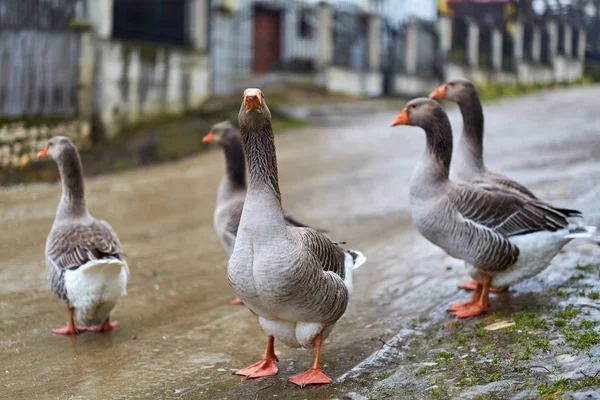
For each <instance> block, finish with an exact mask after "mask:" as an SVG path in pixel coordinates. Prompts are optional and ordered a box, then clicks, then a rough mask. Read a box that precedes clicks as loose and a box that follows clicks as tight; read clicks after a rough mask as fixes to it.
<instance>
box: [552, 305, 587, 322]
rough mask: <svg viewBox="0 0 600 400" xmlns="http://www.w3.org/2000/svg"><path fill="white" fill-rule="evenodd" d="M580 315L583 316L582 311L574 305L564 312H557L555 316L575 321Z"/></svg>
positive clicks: (566, 308)
mask: <svg viewBox="0 0 600 400" xmlns="http://www.w3.org/2000/svg"><path fill="white" fill-rule="evenodd" d="M579 314H581V310H579V309H577V308H575V307H573V306H572V305H568V306H567V307H565V309H564V310H562V311H557V312H555V313H554V316H555V317H556V318H561V319H573V318H575V317H576V316H578V315H579Z"/></svg>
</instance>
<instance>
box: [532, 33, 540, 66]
mask: <svg viewBox="0 0 600 400" xmlns="http://www.w3.org/2000/svg"><path fill="white" fill-rule="evenodd" d="M531 59H532V60H533V62H534V63H539V62H540V60H541V59H542V31H541V30H540V27H539V25H537V24H534V25H533V35H532V40H531Z"/></svg>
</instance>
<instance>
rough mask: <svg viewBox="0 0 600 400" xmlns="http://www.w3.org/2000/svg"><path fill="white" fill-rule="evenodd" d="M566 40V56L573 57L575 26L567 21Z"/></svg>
mask: <svg viewBox="0 0 600 400" xmlns="http://www.w3.org/2000/svg"><path fill="white" fill-rule="evenodd" d="M564 41H565V43H564V49H565V57H566V58H571V57H572V55H573V51H572V48H573V27H572V26H571V25H569V24H567V23H565V35H564Z"/></svg>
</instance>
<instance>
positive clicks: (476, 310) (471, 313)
mask: <svg viewBox="0 0 600 400" xmlns="http://www.w3.org/2000/svg"><path fill="white" fill-rule="evenodd" d="M488 309H489V307H487V306H482V305H480V304H473V305H472V306H471V307H468V308H464V309H461V310H457V311H454V312H453V313H452V315H454V316H455V317H457V318H469V317H475V316H477V315H481V314H484V313H485V312H487V310H488Z"/></svg>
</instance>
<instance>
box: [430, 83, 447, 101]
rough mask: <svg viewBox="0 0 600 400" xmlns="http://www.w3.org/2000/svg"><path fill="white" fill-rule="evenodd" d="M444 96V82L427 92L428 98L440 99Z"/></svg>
mask: <svg viewBox="0 0 600 400" xmlns="http://www.w3.org/2000/svg"><path fill="white" fill-rule="evenodd" d="M444 97H446V84H445V83H444V84H443V85H441V86H440V87H439V88H437V89H435V90H434V91H433V92H431V93H430V94H429V98H430V99H433V100H440V99H443V98H444Z"/></svg>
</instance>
